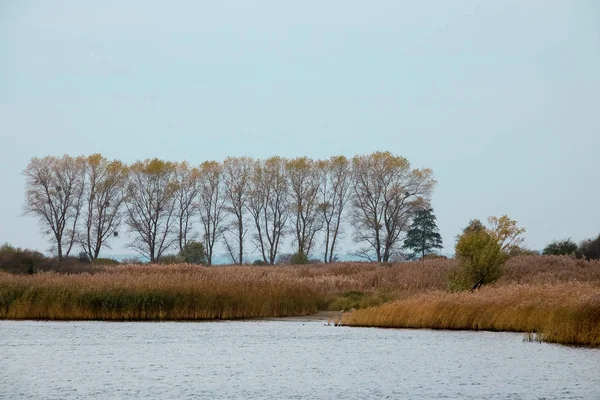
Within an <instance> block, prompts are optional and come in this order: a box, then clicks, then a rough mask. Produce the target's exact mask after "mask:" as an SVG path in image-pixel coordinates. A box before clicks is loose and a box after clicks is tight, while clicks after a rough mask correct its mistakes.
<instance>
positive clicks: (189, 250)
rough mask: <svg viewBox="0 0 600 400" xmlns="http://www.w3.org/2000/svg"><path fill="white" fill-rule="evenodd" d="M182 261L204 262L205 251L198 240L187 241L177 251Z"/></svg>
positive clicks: (190, 262) (189, 262)
mask: <svg viewBox="0 0 600 400" xmlns="http://www.w3.org/2000/svg"><path fill="white" fill-rule="evenodd" d="M179 258H180V259H181V260H182V262H185V263H188V264H206V252H205V251H204V245H203V244H202V243H200V242H187V243H186V244H185V245H184V246H183V248H182V249H181V251H180V252H179Z"/></svg>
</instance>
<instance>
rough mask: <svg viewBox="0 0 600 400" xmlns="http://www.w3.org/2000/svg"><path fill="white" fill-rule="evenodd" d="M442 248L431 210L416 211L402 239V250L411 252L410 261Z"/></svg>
mask: <svg viewBox="0 0 600 400" xmlns="http://www.w3.org/2000/svg"><path fill="white" fill-rule="evenodd" d="M441 248H442V237H441V236H440V234H439V232H438V227H437V225H436V223H435V215H434V214H433V209H432V208H428V209H425V210H421V211H417V212H416V214H415V217H414V220H413V223H412V225H411V227H410V229H409V230H408V233H407V234H406V239H404V249H409V250H412V254H411V255H410V258H411V259H416V258H419V257H425V256H426V255H427V254H431V253H433V252H434V250H435V249H441Z"/></svg>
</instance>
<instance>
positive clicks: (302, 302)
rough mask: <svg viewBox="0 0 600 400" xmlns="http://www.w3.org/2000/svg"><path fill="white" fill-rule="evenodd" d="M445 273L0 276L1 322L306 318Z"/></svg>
mask: <svg viewBox="0 0 600 400" xmlns="http://www.w3.org/2000/svg"><path fill="white" fill-rule="evenodd" d="M450 268H451V265H447V266H446V265H440V264H435V263H423V264H420V265H417V264H414V263H406V264H402V265H398V266H395V267H386V266H379V265H371V264H359V263H348V264H336V265H333V266H318V267H250V266H243V267H242V266H228V267H211V268H206V267H197V266H190V265H176V266H163V265H148V266H139V265H138V266H122V267H105V268H104V269H103V271H102V272H98V273H95V274H88V273H85V274H67V275H64V274H57V273H52V272H49V273H38V274H35V275H10V274H5V273H4V274H3V273H0V318H11V319H65V320H66V319H99V320H157V319H166V320H197V319H234V318H256V317H281V316H292V315H305V314H310V313H314V312H316V311H318V310H320V309H327V308H329V305H330V304H342V305H345V306H346V308H349V307H351V306H359V305H360V304H361V302H362V303H363V304H365V305H372V304H377V303H381V302H383V301H385V300H387V299H390V298H398V297H400V293H401V292H407V293H408V292H410V293H418V292H420V291H422V290H426V289H433V288H441V287H443V285H444V282H445V279H446V275H447V271H448V270H449V269H450ZM348 293H350V294H352V295H351V296H347V295H346V294H348ZM356 293H359V296H358V297H359V298H358V299H357V298H356ZM344 300H348V301H344ZM353 301H354V302H353Z"/></svg>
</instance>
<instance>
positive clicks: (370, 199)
mask: <svg viewBox="0 0 600 400" xmlns="http://www.w3.org/2000/svg"><path fill="white" fill-rule="evenodd" d="M352 167H353V181H354V185H353V188H352V189H353V190H352V191H353V193H352V200H351V204H352V214H351V221H352V225H353V226H354V241H355V242H356V243H365V244H366V247H364V248H362V249H360V250H359V252H358V253H357V255H359V256H361V257H364V258H366V259H368V260H370V261H374V260H376V261H378V262H381V261H384V262H386V261H388V260H389V259H390V257H391V256H392V255H393V254H394V251H396V245H397V244H398V243H400V242H401V240H402V239H403V238H402V237H401V235H402V234H403V233H405V232H406V230H407V228H408V226H409V224H410V220H411V217H412V215H413V213H414V212H415V211H417V210H419V209H422V208H423V207H426V206H428V202H429V198H430V195H431V191H432V190H433V187H434V185H435V181H434V180H433V179H432V172H431V170H429V169H420V170H419V169H412V170H411V169H410V163H409V162H408V160H407V159H406V158H404V157H396V156H393V155H392V154H391V153H389V152H375V153H372V154H369V155H366V156H355V157H354V158H353V160H352Z"/></svg>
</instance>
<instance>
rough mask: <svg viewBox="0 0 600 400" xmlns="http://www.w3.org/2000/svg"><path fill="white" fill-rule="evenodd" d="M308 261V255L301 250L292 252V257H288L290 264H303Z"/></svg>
mask: <svg viewBox="0 0 600 400" xmlns="http://www.w3.org/2000/svg"><path fill="white" fill-rule="evenodd" d="M309 263H310V261H309V259H308V256H307V255H306V254H304V252H302V251H299V252H298V253H294V254H292V257H291V258H290V264H292V265H304V264H309Z"/></svg>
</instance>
